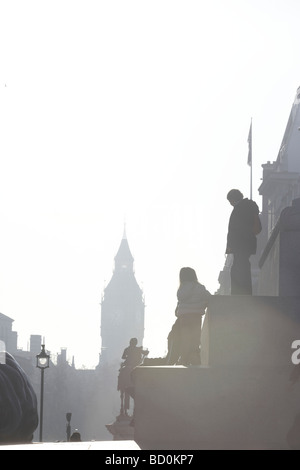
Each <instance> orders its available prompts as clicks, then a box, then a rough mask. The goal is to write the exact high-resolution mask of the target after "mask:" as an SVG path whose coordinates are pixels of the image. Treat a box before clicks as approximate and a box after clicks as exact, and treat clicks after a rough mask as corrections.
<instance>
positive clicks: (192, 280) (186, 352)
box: [167, 267, 211, 366]
mask: <svg viewBox="0 0 300 470" xmlns="http://www.w3.org/2000/svg"><path fill="white" fill-rule="evenodd" d="M179 281H180V284H179V288H178V290H177V300H178V302H177V307H176V310H175V315H176V316H177V320H176V322H175V324H174V325H173V327H172V330H171V332H170V334H169V337H168V356H167V363H168V364H175V363H176V364H182V365H185V366H188V365H199V364H200V363H201V359H200V341H201V324H202V316H203V315H204V314H205V311H206V308H207V306H208V301H209V298H210V296H211V294H210V292H209V291H208V290H207V289H206V288H205V286H204V285H202V284H200V282H199V281H198V279H197V275H196V271H195V270H194V269H193V268H189V267H185V268H181V270H180V272H179Z"/></svg>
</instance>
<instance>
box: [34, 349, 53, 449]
mask: <svg viewBox="0 0 300 470" xmlns="http://www.w3.org/2000/svg"><path fill="white" fill-rule="evenodd" d="M49 365H50V356H49V354H47V353H46V351H45V345H44V344H42V350H41V352H40V354H38V355H37V356H36V367H37V368H38V369H41V400H40V442H43V408H44V372H45V369H48V367H49Z"/></svg>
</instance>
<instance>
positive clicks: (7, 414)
mask: <svg viewBox="0 0 300 470" xmlns="http://www.w3.org/2000/svg"><path fill="white" fill-rule="evenodd" d="M37 427H38V412H37V398H36V394H35V392H34V390H33V388H32V385H31V383H30V382H29V380H28V378H27V376H26V374H25V372H24V371H23V369H22V368H21V367H20V366H19V364H18V363H17V361H16V360H15V359H14V358H13V356H11V355H10V354H9V353H5V363H4V364H3V363H1V364H0V444H4V443H5V444H16V443H24V444H26V443H30V442H32V439H33V433H34V431H35V430H36V428H37Z"/></svg>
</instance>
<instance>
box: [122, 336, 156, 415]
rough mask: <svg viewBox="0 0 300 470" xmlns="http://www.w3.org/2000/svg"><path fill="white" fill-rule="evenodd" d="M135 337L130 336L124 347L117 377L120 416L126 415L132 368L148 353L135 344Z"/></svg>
mask: <svg viewBox="0 0 300 470" xmlns="http://www.w3.org/2000/svg"><path fill="white" fill-rule="evenodd" d="M137 343H138V340H137V338H131V340H130V343H129V346H128V347H127V348H125V349H124V352H123V355H122V359H124V362H122V363H121V368H120V371H119V377H118V391H120V394H121V411H120V416H128V410H129V408H130V396H131V397H132V388H133V382H132V379H131V372H132V370H133V369H134V368H135V367H137V366H139V365H141V364H142V363H143V360H144V357H145V356H147V355H148V354H149V351H148V350H147V349H143V347H142V346H137Z"/></svg>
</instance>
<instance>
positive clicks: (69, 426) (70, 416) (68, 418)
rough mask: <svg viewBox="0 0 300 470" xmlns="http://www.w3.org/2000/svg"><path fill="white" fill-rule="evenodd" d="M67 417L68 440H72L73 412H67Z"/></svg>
mask: <svg viewBox="0 0 300 470" xmlns="http://www.w3.org/2000/svg"><path fill="white" fill-rule="evenodd" d="M66 418H67V442H70V437H71V424H70V423H71V418H72V413H67V414H66Z"/></svg>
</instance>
